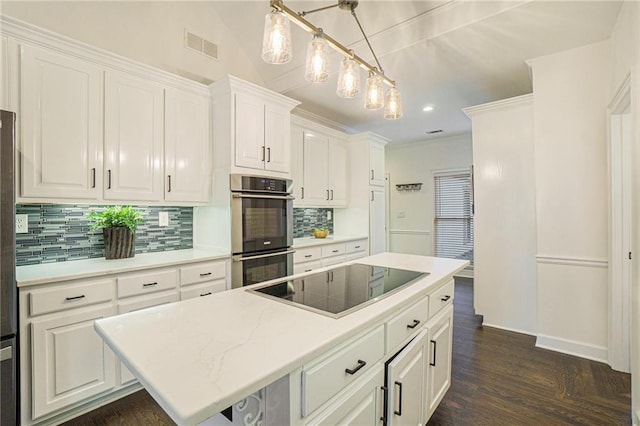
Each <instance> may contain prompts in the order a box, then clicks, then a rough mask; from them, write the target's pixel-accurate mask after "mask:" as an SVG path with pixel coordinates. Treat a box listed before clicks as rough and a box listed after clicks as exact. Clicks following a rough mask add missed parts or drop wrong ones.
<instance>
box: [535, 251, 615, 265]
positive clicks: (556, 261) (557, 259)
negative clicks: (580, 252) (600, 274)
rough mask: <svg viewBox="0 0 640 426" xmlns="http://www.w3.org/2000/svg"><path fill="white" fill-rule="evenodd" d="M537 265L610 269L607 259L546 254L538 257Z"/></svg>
mask: <svg viewBox="0 0 640 426" xmlns="http://www.w3.org/2000/svg"><path fill="white" fill-rule="evenodd" d="M536 262H537V263H545V264H550V265H568V266H587V267H592V268H608V267H609V262H608V261H607V259H588V258H579V257H562V256H552V255H546V254H539V255H537V256H536Z"/></svg>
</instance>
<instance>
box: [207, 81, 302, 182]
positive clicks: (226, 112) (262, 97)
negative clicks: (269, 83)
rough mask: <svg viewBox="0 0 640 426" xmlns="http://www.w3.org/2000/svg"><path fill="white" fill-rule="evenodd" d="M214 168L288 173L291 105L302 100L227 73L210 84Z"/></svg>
mask: <svg viewBox="0 0 640 426" xmlns="http://www.w3.org/2000/svg"><path fill="white" fill-rule="evenodd" d="M210 89H211V96H212V98H213V119H214V125H213V141H214V145H213V149H214V163H215V168H217V169H224V170H228V171H229V172H231V173H246V174H254V175H269V176H278V177H288V176H289V175H290V172H291V121H290V120H291V115H290V113H291V109H293V107H295V106H296V105H297V104H298V103H299V102H297V101H294V100H292V99H289V98H287V97H285V96H282V95H280V94H278V93H275V92H272V91H270V90H267V89H265V88H263V87H260V86H258V85H255V84H253V83H249V82H247V81H243V80H241V79H239V78H237V77H234V76H227V77H225V78H223V79H221V80H218V81H217V82H215V83H214V84H212V85H211V86H210Z"/></svg>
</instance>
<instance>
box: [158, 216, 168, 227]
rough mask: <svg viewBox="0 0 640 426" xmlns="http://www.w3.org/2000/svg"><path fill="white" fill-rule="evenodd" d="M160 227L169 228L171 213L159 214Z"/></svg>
mask: <svg viewBox="0 0 640 426" xmlns="http://www.w3.org/2000/svg"><path fill="white" fill-rule="evenodd" d="M158 226H162V227H165V226H169V212H160V213H158Z"/></svg>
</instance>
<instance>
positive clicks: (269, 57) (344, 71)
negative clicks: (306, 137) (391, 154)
mask: <svg viewBox="0 0 640 426" xmlns="http://www.w3.org/2000/svg"><path fill="white" fill-rule="evenodd" d="M358 4H359V0H337V1H336V2H335V3H333V4H330V5H327V6H321V7H318V8H316V9H313V10H307V11H300V12H297V11H295V10H293V9H291V8H289V7H288V6H286V5H285V4H284V0H269V5H270V6H271V8H272V12H271V13H269V14H267V16H266V17H265V25H264V38H263V40H262V59H264V61H265V62H267V63H270V64H284V63H287V62H289V61H290V60H291V37H290V28H289V21H291V22H293V23H294V24H296V25H298V26H299V27H300V28H302V29H303V30H305V31H307V32H308V33H310V34H313V36H314V37H313V40H311V42H310V43H309V45H308V47H307V60H306V62H305V74H304V76H305V79H306V80H307V81H310V82H313V83H320V82H324V81H327V80H328V79H329V73H328V69H327V68H328V65H327V57H328V55H327V50H328V47H331V48H332V49H333V50H335V51H336V52H338V53H340V54H341V55H343V56H344V59H343V60H342V62H341V64H340V71H339V73H338V87H337V88H336V93H337V94H338V96H341V97H343V98H354V97H356V96H358V94H359V93H360V68H363V69H364V70H365V71H366V72H368V73H369V77H368V78H367V82H366V93H365V99H364V107H365V108H366V109H371V110H375V109H381V108H382V107H383V106H384V118H386V119H390V120H395V119H398V118H401V117H402V103H401V99H400V92H399V91H398V89H397V87H396V82H395V81H394V80H392V79H391V78H389V77H387V75H386V74H385V72H384V70H383V69H382V65H380V61H379V60H378V57H377V56H376V52H375V51H374V50H373V47H372V46H371V43H370V42H369V38H368V37H367V34H366V33H365V31H364V29H363V28H362V25H361V24H360V20H359V19H358V15H357V14H356V8H357V7H358ZM333 8H338V9H340V10H343V11H346V12H349V13H350V14H351V16H352V17H353V19H354V20H355V21H356V24H357V25H358V29H359V30H360V32H361V33H362V37H364V41H365V42H366V43H367V46H368V47H369V50H370V51H371V55H372V56H373V59H375V63H376V66H373V65H371V64H370V63H369V62H367V61H365V60H364V59H362V57H360V56H358V55H356V54H355V53H354V52H353V51H352V50H349V49H348V48H347V47H345V45H344V44H342V43H340V42H339V41H338V40H336V39H334V38H333V37H331V36H330V35H328V34H326V33H324V32H323V31H322V28H319V27H316V26H315V25H313V24H312V23H311V22H309V21H308V20H307V19H305V16H306V15H309V14H312V13H316V12H322V11H325V10H328V9H333ZM385 84H386V85H387V86H388V87H390V89H389V91H388V92H387V93H386V96H385V95H384V94H383V93H384V89H383V85H385Z"/></svg>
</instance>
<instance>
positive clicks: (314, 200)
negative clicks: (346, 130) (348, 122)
mask: <svg viewBox="0 0 640 426" xmlns="http://www.w3.org/2000/svg"><path fill="white" fill-rule="evenodd" d="M291 135H292V140H291V153H292V161H291V166H292V179H293V195H294V197H295V201H294V206H295V207H346V206H347V186H348V169H347V159H348V158H347V155H348V154H347V147H346V144H345V142H344V140H343V138H341V137H340V136H343V135H340V134H339V132H337V131H333V130H331V129H328V128H323V127H321V126H319V125H317V124H315V123H310V122H307V121H306V120H304V119H300V118H298V117H296V118H295V119H294V125H293V127H292V130H291ZM329 135H331V136H329Z"/></svg>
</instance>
